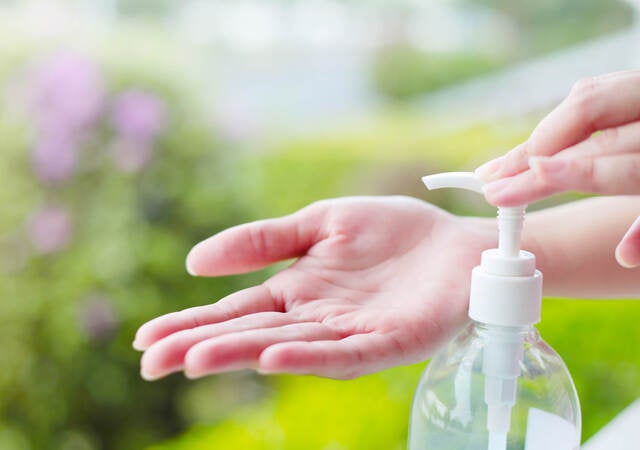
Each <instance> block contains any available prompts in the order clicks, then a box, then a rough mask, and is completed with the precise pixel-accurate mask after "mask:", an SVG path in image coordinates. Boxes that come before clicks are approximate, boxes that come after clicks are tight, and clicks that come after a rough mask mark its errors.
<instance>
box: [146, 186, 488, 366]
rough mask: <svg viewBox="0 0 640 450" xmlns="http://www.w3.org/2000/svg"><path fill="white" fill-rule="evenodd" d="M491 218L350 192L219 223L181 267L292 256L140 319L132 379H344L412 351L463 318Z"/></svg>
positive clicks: (432, 343)
mask: <svg viewBox="0 0 640 450" xmlns="http://www.w3.org/2000/svg"><path fill="white" fill-rule="evenodd" d="M494 226H495V224H494V223H493V222H492V221H490V220H489V221H484V220H483V219H475V218H461V217H456V216H453V215H451V214H448V213H446V212H444V211H442V210H440V209H438V208H436V207H434V206H432V205H429V204H427V203H424V202H422V201H419V200H416V199H411V198H407V197H377V198H376V197H370V198H369V197H354V198H344V199H337V200H327V201H321V202H318V203H314V204H312V205H310V206H308V207H306V208H304V209H302V210H300V211H298V212H296V213H294V214H292V215H290V216H286V217H282V218H278V219H271V220H264V221H258V222H253V223H249V224H245V225H240V226H237V227H234V228H231V229H228V230H226V231H223V232H221V233H219V234H217V235H215V236H213V237H211V238H209V239H207V240H205V241H203V242H201V243H199V244H198V245H196V246H195V247H194V248H193V249H192V250H191V252H190V253H189V255H188V257H187V267H188V268H189V271H190V272H191V273H192V274H194V275H201V276H219V275H228V274H234V273H243V272H248V271H252V270H256V269H259V268H261V267H264V266H266V265H268V264H271V263H274V262H276V261H281V260H286V259H289V258H298V259H297V260H296V261H295V262H294V263H293V264H292V265H291V266H290V267H289V268H287V269H285V270H283V271H281V272H279V273H277V274H276V275H275V276H273V277H272V278H270V279H268V280H267V281H265V282H264V283H263V284H261V285H259V286H254V287H250V288H248V289H245V290H242V291H239V292H236V293H234V294H231V295H229V296H228V297H225V298H223V299H221V300H219V301H218V302H217V303H213V304H211V305H207V306H198V307H194V308H190V309H187V310H184V311H180V312H175V313H171V314H167V315H165V316H161V317H158V318H156V319H154V320H152V321H150V322H148V323H146V324H145V325H143V326H142V327H140V329H139V330H138V332H137V334H136V338H135V341H134V347H135V348H136V349H138V350H144V355H143V356H142V361H141V373H142V376H143V377H144V378H145V379H156V378H160V377H163V376H165V375H167V374H169V373H172V372H177V371H184V373H185V375H186V376H188V377H190V378H196V377H201V376H204V375H208V374H213V373H218V372H225V371H232V370H239V369H244V368H252V369H257V370H258V371H260V372H262V373H275V372H289V373H296V374H314V375H319V376H324V377H330V378H340V379H347V378H353V377H356V376H360V375H363V374H366V373H371V372H375V371H378V370H382V369H384V368H387V367H391V366H395V365H400V364H410V363H414V362H417V361H420V360H423V359H425V358H427V357H429V355H430V354H431V353H432V352H433V351H434V349H435V348H436V347H437V346H438V345H440V344H442V343H443V342H444V341H445V340H446V339H448V338H449V337H450V335H451V334H452V333H454V332H456V331H457V330H458V329H459V328H460V327H461V326H463V325H464V323H465V322H466V317H467V316H466V312H467V306H468V293H469V283H470V273H471V268H472V267H473V266H475V265H476V264H477V263H478V262H479V260H480V253H481V251H482V250H484V249H486V248H489V247H491V246H495V244H496V236H495V230H494Z"/></svg>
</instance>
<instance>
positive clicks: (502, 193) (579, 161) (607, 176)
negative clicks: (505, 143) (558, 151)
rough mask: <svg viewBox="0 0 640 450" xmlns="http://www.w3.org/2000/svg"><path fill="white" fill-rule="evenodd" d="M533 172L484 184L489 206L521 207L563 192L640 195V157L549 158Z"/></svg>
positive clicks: (537, 165)
mask: <svg viewBox="0 0 640 450" xmlns="http://www.w3.org/2000/svg"><path fill="white" fill-rule="evenodd" d="M532 166H533V168H532V170H529V171H526V172H524V173H521V174H519V175H515V176H513V177H509V178H504V179H502V180H498V181H494V182H493V183H489V184H487V185H485V187H484V192H485V197H486V198H487V201H488V202H489V203H491V204H492V205H499V206H516V205H523V204H528V203H531V202H534V201H536V200H540V199H542V198H544V197H548V196H550V195H552V194H555V193H559V192H566V191H579V192H590V193H598V194H615V195H617V194H635V193H638V192H640V178H639V177H638V173H640V154H622V155H613V156H604V157H596V158H560V157H554V158H550V159H549V160H548V161H545V162H544V163H541V162H540V161H538V162H536V163H534V164H532Z"/></svg>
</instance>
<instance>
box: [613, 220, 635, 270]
mask: <svg viewBox="0 0 640 450" xmlns="http://www.w3.org/2000/svg"><path fill="white" fill-rule="evenodd" d="M616 260H617V261H618V264H620V265H621V266H622V267H626V268H628V269H631V268H633V267H638V266H640V217H638V218H637V219H636V220H635V222H633V225H631V227H630V228H629V230H628V231H627V232H626V234H625V235H624V237H623V238H622V240H621V241H620V243H619V244H618V246H617V247H616Z"/></svg>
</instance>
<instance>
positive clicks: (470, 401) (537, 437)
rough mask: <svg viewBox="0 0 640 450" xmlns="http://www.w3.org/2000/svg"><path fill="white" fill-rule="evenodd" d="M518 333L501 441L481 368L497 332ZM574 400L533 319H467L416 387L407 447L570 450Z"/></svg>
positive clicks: (576, 409)
mask: <svg viewBox="0 0 640 450" xmlns="http://www.w3.org/2000/svg"><path fill="white" fill-rule="evenodd" d="M501 335H502V337H509V338H510V337H513V336H517V338H519V339H521V342H522V343H523V346H522V349H523V351H522V356H521V358H520V360H519V368H520V374H519V376H518V377H517V379H516V389H515V398H514V402H513V406H512V407H511V412H510V414H511V417H510V427H509V431H508V433H507V434H506V444H504V443H502V442H500V440H501V439H502V437H501V436H494V437H493V438H494V441H493V442H492V443H491V444H490V442H489V441H490V436H489V434H490V433H489V431H488V428H487V422H488V405H487V402H486V399H485V387H486V384H487V381H486V375H485V373H484V370H483V366H484V358H485V352H486V349H487V346H488V344H489V343H490V342H492V341H493V340H494V339H496V338H498V339H499V338H500V336H501ZM580 427H581V417H580V405H579V402H578V396H577V393H576V390H575V387H574V385H573V382H572V380H571V376H570V375H569V372H568V370H567V368H566V366H565V364H564V362H563V361H562V359H561V358H560V356H558V354H557V353H556V352H555V351H554V350H553V349H552V348H551V347H549V346H548V345H547V344H546V343H545V342H544V341H543V340H542V339H541V338H540V334H539V333H538V331H537V330H536V329H535V328H534V327H533V326H524V327H517V328H511V329H507V328H504V327H495V326H489V325H486V324H482V323H478V322H472V323H471V324H470V325H469V326H468V327H467V328H466V329H465V330H464V331H463V332H462V333H460V334H459V335H458V336H457V338H455V339H454V340H453V341H452V342H450V343H449V344H448V345H447V346H446V347H445V348H444V349H443V350H442V351H440V352H439V353H438V354H437V355H436V356H435V357H434V358H433V360H432V361H431V362H430V364H429V366H428V367H427V369H426V370H425V372H424V374H423V376H422V378H421V380H420V383H419V385H418V389H417V391H416V394H415V397H414V400H413V407H412V412H411V423H410V428H409V449H410V450H439V449H443V450H444V449H447V450H488V449H489V450H493V449H492V445H493V448H500V449H501V450H504V449H508V450H525V449H526V450H575V449H578V448H579V440H580Z"/></svg>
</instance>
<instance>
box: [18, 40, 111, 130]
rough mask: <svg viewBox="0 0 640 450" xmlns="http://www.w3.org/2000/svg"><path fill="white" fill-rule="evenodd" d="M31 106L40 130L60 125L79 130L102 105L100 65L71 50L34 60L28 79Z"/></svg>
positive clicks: (102, 93)
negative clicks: (34, 63) (41, 59)
mask: <svg viewBox="0 0 640 450" xmlns="http://www.w3.org/2000/svg"><path fill="white" fill-rule="evenodd" d="M28 86H29V92H30V99H31V101H30V106H31V108H30V110H31V112H32V114H33V115H34V116H35V119H36V124H37V126H38V128H39V130H40V132H41V133H43V134H45V135H46V134H47V133H48V132H51V131H53V130H56V129H59V128H60V127H62V128H64V129H65V130H69V131H78V130H82V129H83V128H85V127H87V126H89V125H92V124H93V123H94V122H95V121H96V119H97V118H98V117H99V116H100V113H101V112H102V109H103V106H104V96H105V88H104V82H103V78H102V73H101V71H100V68H99V66H98V65H97V64H96V63H95V62H94V61H91V60H90V59H88V58H86V57H84V56H81V55H79V54H76V53H71V52H61V53H55V54H53V55H50V56H49V57H47V58H46V59H45V60H43V61H41V62H40V63H39V64H37V65H36V66H35V67H34V68H33V71H32V72H31V76H30V80H29V82H28Z"/></svg>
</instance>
